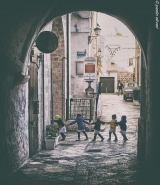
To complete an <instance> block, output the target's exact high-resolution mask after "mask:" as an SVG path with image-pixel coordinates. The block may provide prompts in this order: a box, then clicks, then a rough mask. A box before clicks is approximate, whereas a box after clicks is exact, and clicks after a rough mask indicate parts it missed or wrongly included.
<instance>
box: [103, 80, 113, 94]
mask: <svg viewBox="0 0 160 185" xmlns="http://www.w3.org/2000/svg"><path fill="white" fill-rule="evenodd" d="M114 81H115V79H114V77H100V82H101V84H102V87H101V93H114Z"/></svg>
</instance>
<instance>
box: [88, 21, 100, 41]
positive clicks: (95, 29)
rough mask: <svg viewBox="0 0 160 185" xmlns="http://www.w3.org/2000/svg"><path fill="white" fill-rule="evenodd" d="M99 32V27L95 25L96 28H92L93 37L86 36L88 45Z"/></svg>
mask: <svg viewBox="0 0 160 185" xmlns="http://www.w3.org/2000/svg"><path fill="white" fill-rule="evenodd" d="M100 32H101V28H100V26H99V24H98V23H97V26H96V28H94V34H95V36H88V44H91V43H92V40H93V38H94V37H97V36H98V35H99V34H100Z"/></svg>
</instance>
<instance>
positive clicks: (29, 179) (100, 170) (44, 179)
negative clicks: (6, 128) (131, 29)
mask: <svg viewBox="0 0 160 185" xmlns="http://www.w3.org/2000/svg"><path fill="white" fill-rule="evenodd" d="M101 98H102V102H103V105H102V107H103V109H102V110H103V112H102V120H103V121H110V120H111V115H112V114H116V115H117V120H118V121H119V120H120V119H121V116H122V114H125V115H126V116H127V127H128V129H127V134H126V135H127V137H128V141H126V142H124V141H123V138H122V136H121V134H120V128H119V127H117V130H116V133H117V136H118V141H117V142H114V137H113V136H112V139H111V141H107V139H108V135H109V134H108V132H109V125H107V124H106V125H105V126H102V127H101V134H102V135H103V136H104V138H105V140H104V141H103V142H101V140H100V138H99V137H97V141H96V142H92V139H93V136H94V133H93V131H89V132H87V134H88V136H89V140H88V141H85V140H84V139H85V136H84V135H83V134H81V140H80V141H75V140H76V139H77V133H76V132H67V137H66V140H65V141H60V142H59V145H57V146H56V148H55V149H54V150H42V151H40V152H39V153H38V154H37V155H35V156H34V157H32V158H30V160H29V161H28V163H27V164H25V165H24V166H23V167H22V168H21V169H19V170H18V171H17V172H15V173H13V174H12V175H11V176H9V177H8V178H7V180H6V181H5V183H3V184H5V185H18V184H21V185H50V184H54V185H75V184H76V185H99V184H101V185H102V184H104V185H105V184H107V185H114V184H136V185H137V184H143V183H145V179H144V178H143V175H142V172H141V169H142V165H141V163H139V162H138V161H137V131H138V130H137V128H138V117H139V114H140V106H136V105H134V104H133V102H129V101H128V102H125V101H124V100H123V97H122V96H117V95H114V94H102V95H101ZM148 183H149V182H148ZM150 183H151V182H150ZM150 183H149V184H150ZM152 184H153V183H152Z"/></svg>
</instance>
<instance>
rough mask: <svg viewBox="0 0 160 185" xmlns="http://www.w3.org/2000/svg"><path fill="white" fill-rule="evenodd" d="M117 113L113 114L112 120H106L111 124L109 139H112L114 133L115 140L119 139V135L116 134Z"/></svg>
mask: <svg viewBox="0 0 160 185" xmlns="http://www.w3.org/2000/svg"><path fill="white" fill-rule="evenodd" d="M115 122H116V114H113V115H112V120H111V121H110V122H106V123H107V124H110V130H109V138H108V140H107V141H110V140H111V134H112V133H113V135H114V136H115V140H114V141H118V139H117V135H116V126H117V125H116V124H115Z"/></svg>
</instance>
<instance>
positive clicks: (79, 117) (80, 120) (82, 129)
mask: <svg viewBox="0 0 160 185" xmlns="http://www.w3.org/2000/svg"><path fill="white" fill-rule="evenodd" d="M83 122H84V123H86V124H90V123H89V122H87V121H85V120H84V119H83V118H82V115H81V114H77V118H76V120H75V121H72V122H71V123H70V125H73V124H75V123H77V124H78V140H76V141H80V132H83V134H84V135H85V136H86V139H85V140H88V136H87V134H86V131H85V126H84V124H83Z"/></svg>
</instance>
